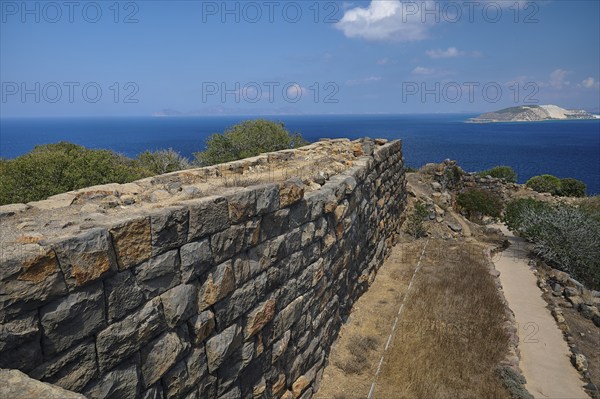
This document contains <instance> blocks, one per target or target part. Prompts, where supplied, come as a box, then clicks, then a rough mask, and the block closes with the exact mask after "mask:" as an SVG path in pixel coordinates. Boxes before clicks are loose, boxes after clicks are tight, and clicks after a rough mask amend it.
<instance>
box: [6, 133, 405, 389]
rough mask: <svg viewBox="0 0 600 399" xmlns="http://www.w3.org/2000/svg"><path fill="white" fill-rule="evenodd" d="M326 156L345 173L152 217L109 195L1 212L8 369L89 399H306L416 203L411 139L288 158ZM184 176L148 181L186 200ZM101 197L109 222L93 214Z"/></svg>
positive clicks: (233, 191)
mask: <svg viewBox="0 0 600 399" xmlns="http://www.w3.org/2000/svg"><path fill="white" fill-rule="evenodd" d="M338 142H339V143H340V144H339V145H338V144H337V143H338ZM323 148H325V150H327V151H334V152H335V151H339V152H340V154H341V153H343V155H344V154H345V155H344V157H343V158H344V162H341V163H342V164H343V165H344V167H343V168H342V169H343V170H342V171H341V172H340V173H338V174H335V175H331V176H329V175H328V174H323V173H321V174H317V176H316V177H313V178H311V179H307V178H305V177H302V176H296V177H291V178H287V179H282V180H281V181H271V182H269V181H267V183H263V184H258V185H253V186H249V187H229V188H228V189H227V190H224V191H223V192H222V194H219V191H218V190H216V189H215V191H214V193H216V194H217V195H211V196H206V192H204V193H203V194H202V195H199V194H198V191H194V190H192V189H189V187H188V188H186V187H184V189H183V191H185V190H188V191H189V192H191V193H195V194H194V195H197V196H198V198H192V199H190V197H189V196H188V197H179V199H178V201H176V202H173V201H171V202H168V201H167V202H164V203H161V202H160V201H159V202H152V200H151V197H152V195H154V194H152V195H150V196H146V197H143V195H142V194H143V193H138V194H139V195H140V197H139V198H147V199H148V198H149V199H148V201H150V203H151V204H152V206H137V207H136V206H131V207H130V208H128V207H127V206H126V205H127V204H132V203H133V202H136V200H135V197H134V196H133V195H127V196H125V195H121V194H122V193H120V194H119V193H117V191H115V192H112V194H110V195H108V194H106V192H104V191H102V189H95V190H91V191H90V190H87V191H83V193H84V194H81V193H82V192H76V193H70V194H68V195H65V196H59V197H57V198H56V199H55V200H54V201H55V202H56V201H58V202H61V201H63V200H64V199H65V198H67V199H69V200H68V201H67V204H68V207H75V206H76V205H77V213H76V215H78V216H77V217H75V216H74V215H75V213H69V212H67V211H65V210H64V207H63V205H64V204H63V205H56V204H54V205H52V204H50V205H49V204H48V203H43V204H41V205H35V204H33V205H15V206H12V205H11V206H8V207H1V208H2V209H0V215H2V216H1V217H2V218H3V219H4V220H3V222H2V224H3V226H4V227H2V228H0V230H2V232H3V234H4V238H3V239H2V245H3V246H2V254H1V255H2V258H1V264H0V284H1V286H0V322H1V323H2V324H1V328H0V368H5V369H18V370H20V371H22V372H24V373H26V374H27V375H29V376H30V377H32V378H34V379H37V380H40V381H43V382H48V383H51V384H55V385H58V386H60V387H62V388H65V389H67V390H71V391H74V392H78V393H82V394H83V395H85V396H86V397H88V398H144V399H150V398H188V399H192V398H257V397H264V398H272V397H286V398H292V397H293V398H310V397H311V396H312V394H313V392H314V391H316V389H317V387H318V382H319V380H320V377H321V373H322V370H323V368H324V367H325V364H326V362H327V357H328V353H329V350H330V347H331V344H332V343H333V341H334V340H335V338H336V336H337V333H338V331H339V329H340V326H341V324H342V322H343V320H344V318H345V317H346V316H347V315H348V314H349V311H350V309H351V307H352V304H353V303H354V302H355V301H356V299H357V298H358V297H359V296H360V295H361V294H362V293H363V292H364V291H365V290H367V288H368V285H369V283H370V282H371V281H372V280H373V278H374V276H375V273H376V272H377V269H378V268H379V266H380V265H381V264H382V262H383V260H384V258H385V256H386V255H387V253H388V252H389V249H390V247H391V246H392V245H393V243H394V240H395V238H396V234H397V233H398V232H399V230H400V218H401V213H402V211H403V209H404V204H405V199H406V198H405V180H404V172H403V160H402V152H401V144H400V142H391V143H385V142H383V141H377V140H375V141H373V140H368V139H364V140H359V141H355V142H350V141H347V140H346V141H333V142H324V143H317V144H313V145H312V146H309V147H308V148H307V149H302V150H300V149H299V150H294V151H286V152H284V153H285V154H287V155H286V157H285V158H286V159H289V158H296V159H300V158H302V159H306V160H308V161H310V160H311V156H312V154H314V153H317V152H318V151H319V150H323ZM276 154H277V153H275V155H274V154H270V155H265V156H263V157H258V158H256V159H255V161H256V160H258V161H256V162H258V164H260V163H261V162H262V163H263V164H264V163H268V162H270V160H272V159H281V158H280V157H278V156H276ZM338 161H339V159H338ZM248 165H249V164H248V161H247V160H246V161H239V162H237V163H231V164H229V165H228V168H229V170H234V169H236V168H238V167H239V168H238V169H239V173H240V174H241V175H244V171H247V170H249V169H251V167H252V165H254V164H252V165H250V166H248ZM189 173H191V172H189ZM189 173H187V174H185V173H179V174H171V175H165V176H163V177H159V178H157V179H154V180H152V184H155V183H156V184H158V183H157V182H160V183H161V184H163V183H164V184H167V185H170V186H169V187H172V186H173V184H175V186H177V183H178V182H179V186H178V189H177V190H176V191H177V192H182V188H181V181H182V180H184V179H187V180H189V179H190V177H189V176H190V174H189ZM211 173H212V172H211ZM287 174H288V172H286V175H287ZM292 175H293V174H292ZM285 177H290V176H285ZM192 180H193V179H192ZM165 182H166V183H165ZM187 183H189V181H187ZM187 183H186V184H187ZM148 184H149V183H148ZM143 185H144V184H142V183H140V184H139V186H143ZM125 186H127V185H124V186H123V190H124V189H125ZM128 187H129V188H131V186H128ZM165 187H166V186H165ZM109 191H110V190H109ZM162 191H165V193H166V195H164V193H162V194H163V196H164V197H165V198H166V197H168V196H169V192H168V190H167V189H165V190H162ZM90 193H91V194H90ZM94 193H95V194H94ZM98 193H101V194H98ZM102 193H103V194H102ZM154 193H156V191H154ZM94 195H96V196H98V195H99V196H100V197H102V198H101V199H100V200H99V201H100V202H99V203H101V204H104V205H106V204H108V205H107V206H108V207H111V206H114V210H111V211H109V212H106V213H104V214H102V215H99V216H96V213H98V212H95V211H94V209H96V208H94V207H95V206H96V205H93V206H92V207H90V204H94V198H95V197H94ZM110 196H114V197H115V198H116V199H114V200H113V199H111V198H109V197H110ZM125 197H127V198H125ZM155 197H156V196H155ZM192 197H193V196H192ZM107 198H108V199H107ZM132 198H133V199H132ZM120 200H122V202H123V204H122V203H120V202H118V201H120ZM111 201H112V202H111ZM115 201H117V202H116V203H118V204H119V205H118V206H117V205H114V204H113V203H115ZM141 202H143V201H142V200H141V199H138V205H139V203H141ZM111 204H113V205H111ZM36 207H37V208H36ZM68 207H67V208H68ZM96 210H98V209H96ZM61 212H62V213H61ZM86 212H88V213H89V215H88V216H89V217H86V215H85V213H86ZM57 214H58V215H61V217H60V218H56V217H55V218H52V217H51V216H52V215H57ZM27 215H29V216H30V217H29V218H28V217H27ZM69 215H71V216H69ZM82 215H83V216H82ZM70 217H71V218H72V219H69V218H70ZM95 217H97V219H94V218H95ZM46 219H47V221H46ZM56 219H60V221H61V223H58V224H57V222H56ZM28 223H29V224H28ZM33 225H35V226H39V227H37V228H26V227H27V226H33ZM74 225H76V227H77V228H75V227H74ZM0 227H1V226H0ZM18 229H22V230H23V231H27V232H28V233H27V234H20V233H19V234H12V233H14V232H15V231H17V230H18ZM56 230H59V231H62V232H63V233H64V232H66V234H62V235H60V234H54V233H55V231H56ZM11 232H12V233H11ZM52 232H54V233H52ZM7 237H11V238H10V239H9V238H7Z"/></svg>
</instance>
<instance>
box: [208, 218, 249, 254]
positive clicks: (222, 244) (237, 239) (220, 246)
mask: <svg viewBox="0 0 600 399" xmlns="http://www.w3.org/2000/svg"><path fill="white" fill-rule="evenodd" d="M245 238H246V226H244V225H235V226H231V227H229V228H228V229H227V230H224V231H221V232H219V233H215V234H213V235H212V236H211V237H210V248H211V249H212V253H213V256H214V258H215V262H216V263H221V262H223V261H225V260H227V259H230V258H231V257H233V256H234V255H235V254H238V253H240V252H241V251H242V250H243V249H244V245H245V242H244V241H245Z"/></svg>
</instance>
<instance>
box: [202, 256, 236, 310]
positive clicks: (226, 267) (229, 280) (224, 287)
mask: <svg viewBox="0 0 600 399" xmlns="http://www.w3.org/2000/svg"><path fill="white" fill-rule="evenodd" d="M234 288H235V277H234V274H233V266H232V262H231V261H227V262H225V263H221V264H220V265H219V266H217V267H216V268H215V269H214V271H212V272H211V273H209V274H208V276H207V277H206V281H205V282H204V284H203V285H202V287H200V289H199V291H198V309H199V310H204V309H207V308H208V307H209V306H211V305H214V304H215V303H216V302H217V301H219V300H221V299H223V298H225V297H226V296H227V295H228V294H229V293H230V292H231V291H233V290H234Z"/></svg>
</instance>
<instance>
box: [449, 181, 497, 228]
mask: <svg viewBox="0 0 600 399" xmlns="http://www.w3.org/2000/svg"><path fill="white" fill-rule="evenodd" d="M456 202H457V204H458V205H459V206H460V208H461V209H462V210H464V211H465V212H466V213H467V217H468V218H469V219H470V220H473V221H480V220H481V218H482V217H483V216H491V217H494V218H497V217H500V214H501V213H502V199H501V198H500V197H499V196H498V195H497V194H495V193H493V192H491V191H487V190H481V189H477V188H471V189H467V190H465V191H463V192H461V193H460V194H458V197H457V199H456Z"/></svg>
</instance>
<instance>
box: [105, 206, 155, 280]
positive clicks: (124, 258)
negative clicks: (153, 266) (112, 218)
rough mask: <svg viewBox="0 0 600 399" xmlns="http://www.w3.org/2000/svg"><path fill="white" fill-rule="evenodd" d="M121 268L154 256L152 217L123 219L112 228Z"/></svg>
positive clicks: (111, 233) (111, 231)
mask: <svg viewBox="0 0 600 399" xmlns="http://www.w3.org/2000/svg"><path fill="white" fill-rule="evenodd" d="M110 235H111V236H112V240H113V245H114V247H115V253H116V255H117V263H118V265H119V269H120V270H124V269H127V268H129V267H132V266H135V265H139V264H140V263H142V262H145V261H147V260H148V259H150V257H151V256H152V235H151V230H150V218H149V217H138V218H133V219H129V220H126V221H123V222H121V223H119V224H117V225H116V226H114V227H112V228H111V229H110Z"/></svg>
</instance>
